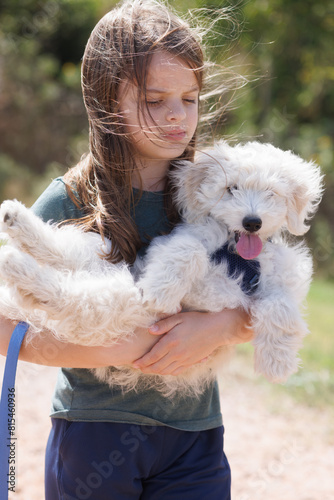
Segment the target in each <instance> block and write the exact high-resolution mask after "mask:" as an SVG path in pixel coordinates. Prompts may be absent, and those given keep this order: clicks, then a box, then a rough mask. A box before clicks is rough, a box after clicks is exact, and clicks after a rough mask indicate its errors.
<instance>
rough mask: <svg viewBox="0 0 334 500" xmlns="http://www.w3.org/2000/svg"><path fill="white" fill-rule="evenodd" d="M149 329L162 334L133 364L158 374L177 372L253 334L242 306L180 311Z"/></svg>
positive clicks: (239, 342)
mask: <svg viewBox="0 0 334 500" xmlns="http://www.w3.org/2000/svg"><path fill="white" fill-rule="evenodd" d="M154 327H155V328H156V330H155V329H154ZM149 331H150V332H151V334H152V335H155V336H156V335H157V336H159V335H164V336H163V338H161V339H160V341H159V342H158V343H157V344H156V345H155V346H154V347H153V348H152V349H151V351H150V352H149V353H147V354H146V355H145V356H143V357H142V358H140V359H138V360H137V361H136V362H135V363H134V364H133V365H134V366H135V367H136V368H139V369H140V370H141V371H142V372H144V373H157V374H161V375H179V374H181V373H182V372H183V371H185V370H186V369H187V368H188V367H189V366H192V365H194V364H196V363H199V362H201V361H202V360H204V359H206V357H207V356H209V355H210V354H212V352H213V351H214V350H215V349H217V348H218V347H220V346H224V345H225V346H231V345H235V344H242V343H245V342H249V341H250V340H252V338H253V331H252V330H251V328H250V327H249V317H248V314H247V313H246V312H245V311H243V310H242V309H224V310H223V311H221V312H219V313H203V312H181V313H179V314H175V315H174V316H170V317H168V318H165V319H163V320H161V321H159V322H157V323H156V324H155V325H153V326H152V327H151V328H150V329H149Z"/></svg>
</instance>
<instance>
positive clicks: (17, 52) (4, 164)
mask: <svg viewBox="0 0 334 500" xmlns="http://www.w3.org/2000/svg"><path fill="white" fill-rule="evenodd" d="M116 3H117V2H116V1H113V0H15V2H13V1H12V0H2V1H1V3H0V26H1V31H0V198H1V199H4V198H12V197H16V198H19V199H21V200H23V201H24V202H25V203H27V204H30V203H32V202H33V201H34V199H35V198H36V197H37V196H38V195H39V193H40V192H41V191H42V190H43V188H44V187H45V186H46V185H47V184H48V183H49V181H50V178H51V177H55V176H57V175H60V174H62V173H63V172H65V171H66V169H67V168H69V167H70V166H71V165H73V164H74V163H75V162H76V161H77V160H78V159H79V158H80V156H81V154H82V153H83V152H85V150H86V149H87V141H88V138H87V135H88V134H87V130H88V124H87V119H86V114H85V110H84V106H83V103H82V98H81V90H80V61H81V57H82V54H83V51H84V47H85V43H86V41H87V39H88V36H89V34H90V31H91V30H92V28H93V27H94V25H95V24H96V22H97V20H98V19H99V18H100V17H101V16H102V15H103V14H104V13H105V12H107V11H108V10H110V9H111V8H113V7H114V5H116ZM169 3H170V5H171V6H173V7H174V8H175V9H176V10H177V11H179V12H180V11H181V12H182V11H183V12H186V11H188V10H190V11H191V12H192V13H193V12H194V9H207V10H199V11H198V13H199V14H200V16H202V18H203V19H204V20H205V21H206V22H208V21H209V19H210V17H211V18H212V19H214V18H215V16H216V17H217V15H218V13H219V11H218V9H220V8H223V7H225V8H227V10H228V11H229V12H230V15H231V16H232V17H233V22H228V21H226V20H225V19H221V20H220V21H217V22H215V23H214V24H213V25H212V29H210V30H209V32H208V35H209V36H208V51H209V53H211V54H212V58H213V59H215V60H217V61H218V62H219V63H221V64H226V65H227V66H231V67H233V70H234V71H236V72H239V73H241V74H242V75H245V76H248V77H249V84H248V85H247V87H246V88H243V89H242V91H240V92H239V93H237V95H236V98H237V99H236V100H235V102H234V106H233V109H231V110H230V111H228V112H227V113H226V116H225V121H224V123H223V124H222V125H220V128H218V129H217V128H215V130H216V133H217V134H221V135H225V136H227V137H230V136H231V137H234V138H237V139H239V140H246V139H250V138H258V139H259V140H261V141H270V142H272V143H274V144H275V145H277V146H279V147H282V148H284V149H292V150H294V151H295V152H296V153H298V154H300V155H301V156H302V157H304V158H305V159H314V160H315V161H317V162H318V163H319V164H320V165H321V166H322V168H323V170H324V172H325V174H326V192H325V196H324V199H323V202H322V204H321V206H320V210H319V212H318V214H317V216H316V218H315V220H314V223H313V224H312V229H311V231H310V233H309V235H308V241H309V244H310V245H311V246H312V248H313V253H314V256H315V264H316V268H317V272H318V274H322V275H325V276H326V277H330V278H333V279H334V236H333V235H334V201H333V196H334V169H333V151H334V120H333V117H334V85H333V80H334V64H333V40H334V0H322V1H321V2H315V1H314V0H270V1H269V0H239V1H236V2H230V3H229V4H227V3H226V2H224V1H223V0H208V1H204V0H182V1H181V0H170V2H169ZM238 33H239V34H238ZM237 35H238V36H237Z"/></svg>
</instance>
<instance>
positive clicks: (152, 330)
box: [149, 325, 159, 332]
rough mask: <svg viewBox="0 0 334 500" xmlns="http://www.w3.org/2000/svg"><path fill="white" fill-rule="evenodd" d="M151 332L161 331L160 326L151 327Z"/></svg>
mask: <svg viewBox="0 0 334 500" xmlns="http://www.w3.org/2000/svg"><path fill="white" fill-rule="evenodd" d="M149 330H151V332H157V331H158V330H159V327H158V325H152V326H150V327H149Z"/></svg>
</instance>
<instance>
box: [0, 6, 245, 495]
mask: <svg viewBox="0 0 334 500" xmlns="http://www.w3.org/2000/svg"><path fill="white" fill-rule="evenodd" d="M203 78H204V61H203V53H202V49H201V46H200V43H199V41H198V39H197V38H196V36H195V35H194V34H193V32H192V31H191V30H190V28H189V27H188V25H187V24H186V23H184V22H183V21H182V20H180V19H179V18H178V17H176V16H175V15H173V14H172V13H171V12H169V10H168V9H167V8H166V7H165V6H164V5H163V4H159V3H157V2H155V1H154V0H126V1H125V2H123V3H122V4H121V5H120V6H119V8H117V9H114V10H113V11H111V12H109V13H108V14H107V15H106V16H105V17H103V18H102V19H101V21H100V22H99V23H98V24H97V26H96V27H95V29H94V30H93V32H92V34H91V36H90V39H89V41H88V44H87V47H86V50H85V54H84V58H83V65H82V88H83V96H84V101H85V106H86V109H87V113H88V119H89V126H90V148H89V153H88V154H87V156H86V157H85V158H84V159H82V161H81V162H80V163H79V164H78V165H77V166H76V167H74V168H73V169H71V170H70V171H69V172H68V173H67V174H66V175H65V176H64V177H63V178H58V179H56V180H55V181H53V182H52V184H51V185H50V186H49V188H48V189H47V190H46V191H45V192H44V193H43V194H42V196H41V197H40V198H39V199H38V200H37V202H36V203H35V205H34V206H33V210H34V211H35V213H37V214H38V215H40V216H41V217H42V218H43V219H44V220H50V219H52V220H53V221H55V222H61V221H64V220H69V219H70V220H71V222H75V221H76V222H77V223H80V224H81V225H83V226H84V228H85V229H86V230H87V231H88V230H90V231H96V232H99V233H100V234H101V236H102V237H104V236H105V237H108V238H110V239H111V241H112V247H111V250H110V254H109V255H108V259H110V261H111V262H115V263H116V262H119V261H121V260H125V261H126V262H127V263H129V264H131V263H133V262H134V260H135V258H136V255H137V253H138V252H139V253H141V254H142V253H144V252H145V248H146V247H147V245H148V244H149V241H150V239H151V238H153V237H155V236H156V235H158V234H161V233H163V232H165V233H166V232H169V231H170V230H171V229H172V227H173V226H174V225H175V223H176V222H178V220H179V217H178V214H177V213H176V211H175V209H174V207H173V203H172V197H171V188H170V186H169V182H168V178H167V174H168V171H169V170H170V169H172V168H173V161H174V160H175V159H179V158H186V159H189V160H192V159H193V155H194V148H195V146H196V130H197V124H198V109H199V95H200V92H201V90H202V87H203ZM1 326H2V332H3V333H2V336H1V346H2V347H1V349H2V353H4V354H5V352H6V347H7V344H8V340H9V337H10V334H11V332H12V329H13V325H12V324H11V323H10V322H9V321H7V320H5V319H3V320H2V324H1ZM135 333H136V335H135V336H134V338H133V339H132V340H131V341H130V342H124V343H123V344H122V343H119V344H118V345H116V346H112V347H110V348H106V347H101V348H98V347H93V348H90V347H82V346H78V345H71V344H61V343H60V342H57V341H56V340H55V339H53V338H52V339H50V338H48V337H47V336H45V335H44V336H40V337H37V338H35V339H34V345H33V347H32V346H31V345H30V344H24V346H23V348H22V351H21V355H20V358H21V359H24V360H27V361H34V362H39V363H43V364H47V365H52V366H60V367H66V368H61V370H60V372H59V378H58V382H57V385H56V389H55V394H54V398H53V407H52V414H51V416H52V430H51V434H50V437H49V441H48V445H47V451H46V500H69V499H88V498H89V499H94V500H107V499H108V500H110V499H111V498H112V499H113V500H114V499H115V500H116V499H117V500H130V499H133V500H135V499H136V500H139V499H141V500H155V499H159V500H171V499H175V500H176V499H177V500H179V499H180V498H184V499H191V500H196V499H198V500H199V499H202V498H210V500H227V499H229V498H230V469H229V465H228V462H227V459H226V457H225V454H224V451H223V431H224V430H223V426H222V417H221V413H220V404H219V395H218V388H217V384H212V386H210V387H208V388H207V390H206V391H205V392H204V393H203V394H202V395H201V396H200V397H199V398H189V397H187V398H179V399H177V398H176V399H173V400H172V401H168V400H167V399H166V398H164V397H162V395H161V394H160V393H159V392H158V391H155V390H144V389H143V390H140V389H138V390H137V391H131V392H127V393H125V394H124V393H122V391H121V390H120V389H118V388H114V389H113V390H111V389H110V388H109V387H108V386H107V385H104V384H102V383H100V382H98V381H97V380H96V379H95V378H94V376H93V374H92V373H91V372H90V371H89V370H88V369H89V368H96V367H101V366H117V365H124V364H133V366H136V367H137V368H139V369H140V370H141V371H142V372H144V373H152V374H154V373H158V374H172V375H177V374H180V373H182V371H183V370H185V369H186V368H187V367H189V366H190V365H193V364H194V363H200V362H201V361H202V360H203V359H205V358H206V357H207V356H209V355H210V354H211V353H212V352H213V351H214V350H215V349H216V348H217V347H218V346H221V345H227V344H236V343H240V342H247V341H249V340H250V338H251V332H250V331H249V329H247V317H246V316H245V314H244V313H243V312H242V311H238V310H224V311H222V312H221V313H200V312H180V313H178V314H176V315H174V316H171V317H167V318H163V319H161V320H160V321H159V322H157V323H156V324H155V325H153V326H152V327H151V328H150V329H149V331H146V330H144V329H139V328H138V329H137V330H136V332H135ZM203 339H205V340H203ZM51 343H52V345H53V354H52V359H51V356H50V355H47V354H45V353H46V352H50V351H46V349H47V348H48V347H49V346H50V344H51Z"/></svg>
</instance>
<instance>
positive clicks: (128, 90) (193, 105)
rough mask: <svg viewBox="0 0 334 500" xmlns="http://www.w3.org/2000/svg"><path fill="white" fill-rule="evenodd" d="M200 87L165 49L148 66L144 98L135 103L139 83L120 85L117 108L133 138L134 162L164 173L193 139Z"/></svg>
mask: <svg viewBox="0 0 334 500" xmlns="http://www.w3.org/2000/svg"><path fill="white" fill-rule="evenodd" d="M198 97H199V87H198V83H197V79H196V76H195V74H194V71H193V70H192V69H190V68H189V67H188V66H187V65H186V64H185V62H184V61H182V59H180V58H179V57H177V56H173V55H172V54H169V53H168V52H157V53H155V54H154V55H153V57H152V61H151V64H150V67H149V70H148V75H147V84H146V101H145V97H142V102H139V103H138V87H137V86H135V85H134V84H132V83H130V82H123V83H122V84H121V85H120V96H119V102H120V110H121V114H122V116H123V119H124V123H125V128H126V132H127V133H128V134H129V135H130V137H131V138H132V140H133V145H134V149H135V153H134V154H135V155H136V161H137V166H138V168H139V169H140V170H141V175H142V172H143V170H142V169H145V168H146V169H147V168H149V167H151V170H152V171H153V169H154V170H155V174H156V177H159V176H161V178H162V177H164V176H165V174H166V171H167V169H168V166H169V162H170V160H172V159H175V158H177V157H178V156H180V155H181V154H182V153H183V152H184V150H185V148H186V147H187V145H188V143H189V142H190V140H191V139H192V137H193V135H194V133H195V130H196V127H197V122H198Z"/></svg>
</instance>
